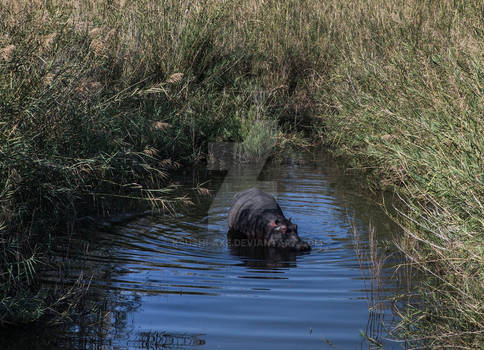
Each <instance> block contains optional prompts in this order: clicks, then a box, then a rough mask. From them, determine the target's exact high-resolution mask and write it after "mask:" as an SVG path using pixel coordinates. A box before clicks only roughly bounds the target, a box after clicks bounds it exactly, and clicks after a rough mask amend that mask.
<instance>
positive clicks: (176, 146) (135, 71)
mask: <svg viewBox="0 0 484 350" xmlns="http://www.w3.org/2000/svg"><path fill="white" fill-rule="evenodd" d="M483 11H484V8H483V5H482V3H481V2H480V1H478V0H470V1H463V0H462V1H450V0H444V1H431V0H429V1H417V0H410V1H397V0H392V1H382V0H369V1H364V0H357V1H343V2H340V1H336V0H329V1H324V2H322V1H314V0H303V1H294V0H289V1H284V2H277V1H259V2H257V1H253V0H243V1H232V0H205V1H173V0H167V1H154V0H143V1H135V2H127V1H122V0H119V1H112V0H110V1H108V0H99V1H94V0H69V1H58V0H45V1H40V0H24V1H14V0H5V1H2V2H1V4H0V19H1V20H0V115H1V119H0V135H1V141H0V142H1V144H0V145H1V148H0V177H1V179H2V184H1V185H0V186H2V187H1V188H0V206H1V212H0V219H1V220H0V221H1V222H2V223H3V224H2V226H1V227H2V236H1V242H0V243H1V245H2V250H3V253H2V254H3V255H2V256H3V260H2V263H1V264H2V270H1V271H2V275H1V276H2V277H1V278H2V282H3V281H13V280H15V283H13V282H9V283H7V284H4V283H2V286H7V287H4V288H3V290H2V295H3V296H4V297H2V305H4V306H5V305H7V306H6V308H7V309H8V303H7V302H5V301H6V300H13V299H12V298H16V297H18V293H19V291H20V290H30V289H31V292H29V293H30V294H32V293H34V294H35V293H36V291H38V290H39V288H38V286H36V285H35V271H36V267H37V266H38V264H41V263H47V261H46V259H45V257H46V253H45V252H46V249H48V246H47V247H46V244H41V243H33V242H39V241H43V242H45V241H49V240H45V237H55V233H56V232H57V233H58V232H63V231H69V230H70V229H71V228H72V223H73V222H74V219H75V218H76V217H77V216H79V215H80V214H81V213H84V212H85V211H86V210H88V209H90V208H93V207H95V206H96V205H97V206H98V207H99V206H103V207H104V208H105V207H106V206H105V204H104V203H103V204H101V203H102V198H103V197H104V196H105V195H106V194H110V195H111V196H112V195H116V196H124V197H137V198H151V199H152V200H154V201H153V202H154V203H159V204H160V205H162V204H163V203H164V201H165V200H166V197H165V196H158V194H159V193H162V194H163V193H164V192H160V191H159V190H160V189H165V188H166V186H168V182H167V180H168V179H167V176H166V172H167V170H168V168H169V167H170V166H172V165H173V164H176V163H188V162H196V161H200V160H203V159H204V158H205V153H206V145H207V144H208V143H209V142H219V141H242V140H243V139H244V138H246V139H247V142H246V148H247V149H246V150H245V151H247V152H253V151H257V150H259V149H262V148H264V147H265V146H264V144H265V143H267V141H269V143H267V144H266V146H267V145H269V146H270V147H272V142H273V140H271V139H270V137H268V136H267V135H268V133H269V134H270V130H268V129H267V128H259V129H260V132H257V131H258V129H257V128H256V129H253V128H251V126H253V125H254V124H256V123H262V124H260V125H271V124H270V123H271V122H272V121H276V122H277V123H278V124H279V127H281V130H282V134H278V135H276V136H277V141H278V142H279V143H280V144H282V143H285V142H288V141H290V142H297V140H301V138H311V139H312V140H313V141H314V142H323V143H326V144H327V145H329V146H330V147H332V148H333V149H334V151H335V153H337V154H340V155H344V156H345V157H346V158H347V159H349V162H350V164H351V165H352V166H353V167H355V168H360V169H366V171H367V172H368V174H369V176H371V178H372V179H374V182H373V183H374V184H375V186H383V187H391V188H393V189H394V190H395V191H397V192H398V193H399V194H400V196H401V198H402V203H405V204H406V208H405V209H404V210H403V211H402V212H401V214H400V215H399V216H398V217H396V220H398V221H399V222H400V223H401V225H402V226H403V227H405V228H406V232H407V237H406V238H403V239H402V240H401V241H400V242H399V245H400V246H401V248H402V250H404V251H405V252H406V253H407V254H408V257H409V259H410V261H412V262H413V263H415V264H416V265H417V266H419V267H420V268H421V269H422V270H424V271H426V272H427V273H428V276H429V279H428V286H423V288H424V289H423V291H424V292H425V293H426V294H425V298H423V302H424V304H425V305H424V306H422V307H421V308H420V309H419V310H418V311H415V313H414V314H408V315H407V316H408V319H407V320H408V324H409V327H407V329H409V330H410V331H411V332H412V334H413V336H420V335H422V336H425V339H427V340H428V341H429V343H431V344H433V345H434V346H461V347H467V348H472V347H475V346H476V344H478V343H479V342H481V341H482V333H479V332H482V331H481V330H482V329H483V327H482V326H483V307H482V294H483V293H482V284H483V283H482V282H483V275H484V273H483V270H482V269H483V265H484V264H483V261H482V256H483V254H482V247H483V242H482V232H483V223H484V222H483V221H484V220H483V205H482V203H483V195H482V192H483V191H482V189H483V183H482V181H483V176H482V175H483V174H482V169H483V168H484V167H483V161H482V159H483V157H482V153H483V148H484V146H483V141H482V140H483V139H484V137H483V136H484V135H483V118H482V117H483V112H484V111H483V106H484V103H483V80H484V77H483V66H484V58H483V49H482V47H483V44H484V40H483V39H484V38H483V33H484V24H483V13H484V12H483ZM266 121H268V122H269V124H265V122H266ZM268 138H269V140H268ZM39 237H40V238H41V239H40V240H39ZM3 271H11V272H8V273H3ZM9 276H10V277H9ZM8 278H13V279H10V280H8ZM25 286H28V289H25V288H23V287H25ZM29 288H30V289H29ZM422 295H423V294H422ZM19 300H20V299H19ZM38 300H39V303H40V304H42V303H43V301H42V300H43V299H42V297H39V299H38ZM40 304H39V305H40ZM31 309H32V310H37V311H38V310H39V309H42V307H39V306H37V307H33V308H31ZM12 310H13V309H12ZM9 315H10V316H12V317H13V319H15V317H14V316H15V312H10V313H9ZM38 315H39V313H38V312H37V313H36V312H32V314H31V316H29V317H22V318H20V319H22V320H23V319H35V318H37V317H38ZM7 318H8V317H3V316H2V319H3V320H7ZM402 327H403V324H402ZM402 329H403V328H402ZM419 333H420V335H419ZM429 334H431V336H428V335H429Z"/></svg>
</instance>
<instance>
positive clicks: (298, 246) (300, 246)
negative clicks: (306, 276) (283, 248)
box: [295, 242, 311, 251]
mask: <svg viewBox="0 0 484 350" xmlns="http://www.w3.org/2000/svg"><path fill="white" fill-rule="evenodd" d="M295 248H296V250H299V251H307V250H311V246H310V245H309V244H307V243H306V242H298V243H297V244H296V247H295Z"/></svg>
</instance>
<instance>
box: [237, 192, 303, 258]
mask: <svg viewBox="0 0 484 350" xmlns="http://www.w3.org/2000/svg"><path fill="white" fill-rule="evenodd" d="M228 221H229V235H230V236H231V237H239V238H246V239H247V240H248V241H250V242H251V244H255V245H259V246H264V247H275V248H280V249H289V250H297V251H305V250H310V249H311V247H310V246H309V244H308V243H306V242H304V241H303V240H301V239H300V238H299V236H298V234H297V225H296V224H294V223H292V222H291V221H290V220H288V219H287V218H286V217H285V216H284V214H283V213H282V209H281V207H280V206H279V204H277V202H276V200H275V199H274V197H272V196H271V195H270V194H267V193H265V192H263V191H261V190H260V189H258V188H250V189H248V190H245V191H242V192H239V193H237V194H236V195H235V196H234V199H233V201H232V207H231V208H230V211H229V220H228Z"/></svg>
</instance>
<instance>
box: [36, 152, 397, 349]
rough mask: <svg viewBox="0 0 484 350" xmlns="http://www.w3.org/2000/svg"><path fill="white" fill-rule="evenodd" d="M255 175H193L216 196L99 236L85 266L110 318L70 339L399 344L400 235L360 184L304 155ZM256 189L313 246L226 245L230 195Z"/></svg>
mask: <svg viewBox="0 0 484 350" xmlns="http://www.w3.org/2000/svg"><path fill="white" fill-rule="evenodd" d="M259 172H260V171H259V169H256V167H251V166H248V165H244V166H241V167H236V168H234V169H232V171H230V172H228V174H225V173H221V172H202V173H196V172H195V173H194V174H193V175H192V174H190V176H189V177H188V178H189V181H188V183H190V179H191V177H192V176H193V181H194V182H203V181H209V182H206V183H205V185H204V186H205V187H208V188H210V189H211V190H212V191H213V193H214V196H213V197H212V199H210V200H209V199H208V198H201V199H200V201H199V202H197V203H196V205H195V206H193V207H192V208H190V209H189V210H188V211H187V213H184V214H178V215H177V216H175V217H165V218H158V219H156V218H143V219H140V220H137V221H135V222H132V223H130V224H128V225H126V226H124V227H119V228H117V229H116V230H115V231H114V232H110V233H106V232H104V233H103V232H96V233H93V237H91V238H90V240H91V243H90V248H89V254H88V257H87V258H86V260H83V264H84V266H87V267H91V268H93V269H94V270H95V271H96V274H95V277H94V279H93V280H92V282H91V285H92V288H91V294H92V298H93V300H96V301H97V302H99V301H103V306H102V307H101V309H100V310H99V314H102V315H103V325H102V326H99V327H94V328H93V327H89V326H87V325H84V326H76V327H74V328H73V329H72V330H71V334H70V337H71V339H70V341H69V347H70V348H103V349H104V348H105V349H111V348H112V349H278V350H281V349H360V348H365V349H366V348H379V344H382V345H383V346H384V347H385V348H386V349H387V348H388V349H391V348H395V349H400V348H402V345H401V344H400V343H397V342H393V341H390V340H388V339H389V338H391V336H390V335H389V334H388V330H389V328H390V327H391V324H392V320H393V316H392V312H391V309H390V307H391V302H390V300H391V298H392V295H394V293H398V292H399V291H400V290H401V288H402V283H401V282H399V281H398V278H395V276H393V278H392V275H393V274H394V272H395V271H394V268H393V267H392V266H393V265H394V264H395V262H396V261H395V260H396V255H392V250H393V249H392V246H391V244H390V243H389V242H390V239H391V235H392V234H395V233H397V231H396V228H395V227H394V225H392V224H391V222H390V221H389V220H388V219H387V218H386V217H385V215H384V214H383V211H382V210H381V209H379V208H378V207H377V206H376V205H374V204H373V202H372V200H371V199H370V198H371V196H369V195H368V193H366V192H362V191H361V190H359V186H358V181H359V180H358V179H355V178H354V177H351V176H347V175H344V174H343V172H342V171H341V170H338V169H336V168H335V165H334V164H333V163H332V162H331V161H328V160H327V159H326V160H325V159H324V158H323V159H321V158H319V159H312V158H311V156H308V155H305V156H303V155H299V156H297V157H291V158H290V159H288V160H287V161H284V162H282V163H280V162H273V163H269V164H266V166H265V167H264V170H263V171H262V172H260V173H259ZM184 182H187V181H185V180H184ZM253 186H257V187H259V188H262V189H264V190H265V191H267V192H270V193H272V194H273V195H274V196H275V197H276V199H277V200H278V202H279V204H280V206H281V207H282V209H283V211H284V213H285V215H286V216H287V217H291V218H292V220H293V221H294V222H295V223H297V224H298V227H299V234H300V236H301V238H303V239H304V240H307V241H309V242H310V244H311V245H312V250H311V251H310V252H306V253H302V254H289V253H281V252H280V251H274V250H262V251H261V250H259V251H253V250H252V251H251V250H250V249H247V248H235V247H230V246H228V245H227V240H226V232H227V213H228V210H229V207H230V202H231V199H232V196H233V194H234V193H236V192H237V191H240V190H243V189H246V188H248V187H253ZM370 227H371V228H370ZM384 258H385V259H384ZM88 323H89V322H87V324H88ZM362 334H366V336H363V335H362ZM30 348H33V347H30Z"/></svg>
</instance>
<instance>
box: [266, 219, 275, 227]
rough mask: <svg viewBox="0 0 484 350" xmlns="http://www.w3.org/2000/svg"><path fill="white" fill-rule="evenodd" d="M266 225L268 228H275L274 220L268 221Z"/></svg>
mask: <svg viewBox="0 0 484 350" xmlns="http://www.w3.org/2000/svg"><path fill="white" fill-rule="evenodd" d="M267 225H268V226H270V227H276V226H277V222H276V221H275V220H271V221H269V223H268V224H267Z"/></svg>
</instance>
